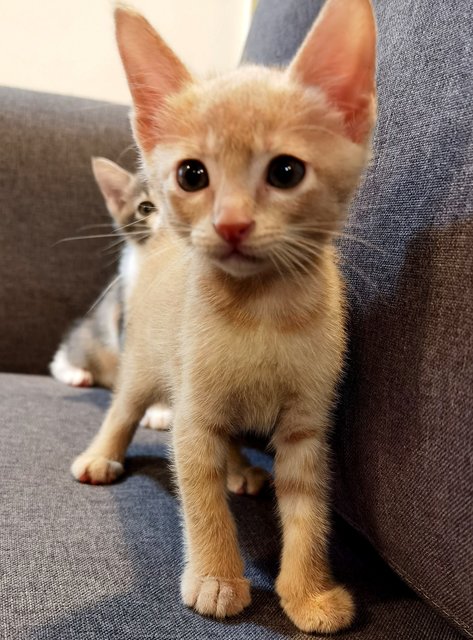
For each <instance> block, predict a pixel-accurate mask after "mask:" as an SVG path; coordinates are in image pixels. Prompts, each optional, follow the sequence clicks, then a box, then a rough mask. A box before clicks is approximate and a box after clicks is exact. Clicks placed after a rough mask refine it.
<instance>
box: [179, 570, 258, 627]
mask: <svg viewBox="0 0 473 640" xmlns="http://www.w3.org/2000/svg"><path fill="white" fill-rule="evenodd" d="M181 595H182V600H183V602H184V604H185V605H186V606H188V607H192V608H193V609H195V610H196V611H197V612H198V613H201V614H202V615H205V616H213V617H215V618H225V617H227V616H235V615H236V614H237V613H240V611H242V610H243V609H244V608H245V607H247V606H248V605H249V604H250V602H251V597H250V583H249V582H248V580H245V578H234V579H231V578H214V577H209V576H205V577H203V576H196V575H195V574H194V573H193V572H192V571H190V570H189V569H186V571H185V572H184V575H183V576H182V582H181Z"/></svg>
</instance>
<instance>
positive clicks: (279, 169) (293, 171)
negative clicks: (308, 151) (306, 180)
mask: <svg viewBox="0 0 473 640" xmlns="http://www.w3.org/2000/svg"><path fill="white" fill-rule="evenodd" d="M304 176H305V164H304V163H303V162H302V160H298V159H297V158H294V156H276V157H275V158H273V159H272V160H271V162H270V163H269V167H268V174H267V176H266V182H267V183H268V184H270V185H271V186H272V187H276V188H277V189H292V187H295V186H296V185H298V184H299V182H301V180H302V178H303V177H304Z"/></svg>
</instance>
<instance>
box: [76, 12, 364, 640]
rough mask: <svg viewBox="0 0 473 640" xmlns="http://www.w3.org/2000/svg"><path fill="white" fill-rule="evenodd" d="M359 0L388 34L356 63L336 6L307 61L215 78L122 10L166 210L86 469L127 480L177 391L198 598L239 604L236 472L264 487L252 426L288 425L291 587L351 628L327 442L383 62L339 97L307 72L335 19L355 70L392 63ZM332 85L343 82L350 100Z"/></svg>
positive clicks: (205, 607)
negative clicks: (236, 231) (332, 540)
mask: <svg viewBox="0 0 473 640" xmlns="http://www.w3.org/2000/svg"><path fill="white" fill-rule="evenodd" d="M350 6H351V13H350V20H355V22H356V24H357V25H358V26H359V28H360V29H362V30H363V29H365V30H366V31H367V35H368V36H369V37H367V38H363V37H362V36H363V34H362V33H361V34H358V35H359V36H360V37H359V38H358V39H357V43H358V44H357V45H356V46H358V47H360V48H361V49H363V48H366V51H365V50H363V51H362V53H363V55H360V56H358V57H357V56H355V57H354V58H353V43H352V42H350V46H349V47H346V48H347V51H348V52H349V55H350V56H351V57H350V58H349V60H348V58H347V60H344V56H343V52H344V48H343V47H344V39H346V36H345V35H344V29H345V28H346V27H347V25H346V24H345V23H344V20H345V19H344V17H343V16H344V13H343V8H344V4H343V2H340V0H329V2H328V3H327V6H326V9H325V11H324V12H323V15H322V17H321V19H320V20H319V22H317V23H316V25H315V26H314V28H313V30H312V32H311V34H309V36H308V39H307V40H306V43H305V44H304V46H303V47H302V49H301V50H300V51H299V53H298V55H297V57H296V65H295V66H294V67H290V68H289V70H288V71H286V72H282V71H277V70H268V69H263V68H252V67H250V68H242V69H239V70H237V71H235V72H233V73H230V74H228V75H226V76H225V77H223V78H217V79H211V80H208V81H206V82H201V83H197V82H194V81H192V80H190V76H189V74H188V72H187V71H186V70H185V69H184V68H183V66H182V64H181V63H180V62H179V61H178V60H177V59H176V57H175V56H174V54H173V53H172V52H171V51H170V49H169V48H168V47H167V46H166V45H165V44H164V43H163V42H162V40H160V38H159V37H158V36H157V35H156V34H155V33H154V32H153V30H152V29H151V27H150V25H148V23H146V21H145V20H144V19H143V18H142V17H141V16H139V15H138V14H135V13H133V12H128V11H125V10H119V11H118V12H117V33H118V42H119V46H120V51H121V55H122V58H123V62H124V65H125V68H126V71H127V75H128V80H129V83H130V88H131V90H132V93H133V96H134V103H135V104H134V106H135V121H134V125H135V132H136V136H137V140H138V142H139V144H140V145H141V148H142V151H143V160H144V166H145V168H146V171H147V172H148V175H149V178H150V181H151V183H152V184H153V186H154V187H155V188H156V190H157V191H158V192H159V197H160V201H162V203H163V220H164V224H163V227H162V228H161V229H160V230H159V231H158V232H157V233H156V235H155V236H154V237H153V239H152V240H151V241H150V242H149V244H148V245H147V253H146V256H145V257H144V260H143V265H142V268H141V270H140V273H139V276H138V278H137V282H136V286H135V287H134V289H133V292H132V296H131V299H130V313H129V317H128V323H129V324H128V329H127V342H126V347H125V352H124V355H123V360H122V363H121V367H120V374H119V382H118V388H117V392H116V394H115V397H114V401H113V403H112V406H111V408H110V411H109V413H108V414H107V417H106V419H105V421H104V424H103V425H102V427H101V429H100V431H99V433H98V434H97V436H96V437H95V439H94V440H93V442H92V443H91V445H90V446H89V448H88V449H87V451H86V452H84V453H83V454H82V455H81V456H79V458H77V459H76V461H75V462H74V464H73V467H72V472H73V474H74V476H75V477H76V478H77V479H79V480H80V481H82V482H91V483H104V482H111V481H113V480H114V479H115V478H116V477H117V476H118V475H119V474H120V473H122V471H123V462H124V458H125V453H126V449H127V446H128V444H129V442H130V440H131V438H132V436H133V432H134V429H135V427H136V424H137V422H138V420H139V418H140V416H141V415H142V412H143V410H144V409H145V408H146V406H148V405H149V404H150V403H154V402H165V403H169V404H170V405H171V406H172V408H173V415H174V419H173V449H174V458H175V468H176V476H177V481H178V485H179V489H180V495H181V500H182V507H183V516H184V528H185V547H186V549H185V557H186V569H185V572H184V575H183V579H182V584H181V592H182V598H183V601H184V603H185V604H186V605H188V606H191V607H194V608H195V609H196V610H197V611H198V612H200V613H203V614H207V615H214V616H216V617H224V616H227V615H234V614H236V613H238V612H239V611H241V610H242V609H243V608H244V607H245V606H246V605H247V604H248V603H249V601H250V594H249V585H248V582H247V581H246V580H245V579H244V577H243V563H242V559H241V557H240V554H239V550H238V545H237V535H236V529H235V524H234V522H233V519H232V517H231V514H230V511H229V508H228V505H227V501H226V487H225V484H226V477H227V471H229V472H230V473H229V479H228V480H227V482H228V483H229V484H231V482H232V476H233V480H235V476H236V477H237V479H236V480H235V484H234V485H233V486H234V487H236V488H237V489H241V488H243V490H244V491H247V492H249V493H250V492H251V488H252V478H251V477H249V476H251V474H249V476H248V474H246V475H245V461H244V459H242V458H241V457H240V454H239V453H238V451H237V450H236V449H235V445H234V438H235V437H236V436H238V434H239V433H242V432H244V431H246V430H250V429H251V430H253V431H254V430H257V431H258V432H259V433H261V434H264V435H267V436H270V437H271V442H272V446H273V447H274V450H275V487H276V493H277V497H278V503H279V510H280V515H281V523H282V529H283V553H282V559H281V571H280V575H279V577H278V579H277V584H276V588H277V592H278V594H279V596H280V598H281V605H282V606H283V608H284V610H285V611H286V613H287V614H288V616H289V617H290V618H291V619H292V620H293V621H294V623H295V624H296V625H297V626H298V627H299V628H300V629H302V630H304V631H320V632H332V631H337V630H338V629H341V628H343V627H346V626H348V625H349V624H350V623H351V621H352V619H353V615H354V605H353V600H352V598H351V596H350V594H349V593H348V592H347V591H346V590H345V589H344V588H343V587H341V586H337V585H336V584H335V582H334V580H333V578H332V576H331V572H330V567H329V564H328V557H327V541H328V535H329V530H330V526H329V516H328V513H329V507H328V483H329V472H328V463H327V444H326V441H327V433H328V429H329V427H330V422H331V416H330V414H331V409H332V405H333V402H334V398H335V390H336V384H337V382H338V380H339V377H340V372H341V370H342V367H343V359H344V352H345V343H346V338H345V329H344V324H345V322H344V320H345V319H344V289H343V283H342V279H341V277H340V274H339V270H338V266H337V256H336V252H335V250H334V248H333V245H332V240H333V237H335V236H336V235H337V232H338V230H339V229H340V226H341V224H342V223H343V220H344V218H345V215H346V210H347V207H348V204H349V201H350V198H351V195H352V193H353V191H354V189H355V187H356V185H357V183H358V181H359V178H360V175H361V172H362V170H363V167H364V166H365V164H366V162H367V159H368V156H369V132H370V131H371V128H372V125H373V121H374V109H373V108H372V105H373V104H374V78H373V77H372V75H373V74H372V73H371V72H370V73H371V76H370V75H369V73H368V76H367V78H365V79H364V81H363V83H362V85H361V86H360V85H359V83H358V79H359V77H360V73H361V72H362V71H363V73H364V71H365V69H364V68H363V70H358V71H360V73H356V71H357V69H355V73H351V74H347V80H346V81H345V84H343V82H344V81H343V74H342V76H341V77H342V80H340V78H338V79H337V78H336V80H337V81H338V85H337V92H335V93H334V94H331V92H330V86H328V84H327V83H329V84H330V83H333V80H334V79H333V78H327V77H325V76H324V75H323V74H322V75H321V76H320V77H318V78H316V79H314V77H313V75H310V74H309V75H310V82H307V81H306V80H305V79H304V72H305V70H307V69H308V68H309V66H310V64H311V60H310V55H309V53H310V51H311V48H312V43H313V39H314V38H318V37H322V36H324V34H325V35H327V34H326V33H325V32H326V31H327V29H329V31H330V34H329V35H330V37H325V38H323V40H324V42H327V47H328V48H329V49H330V47H332V46H334V47H335V48H336V50H337V51H336V52H337V56H336V60H337V61H338V62H337V64H340V65H341V66H342V69H341V70H343V64H346V65H348V64H351V65H352V66H353V59H355V60H362V61H366V60H367V59H369V60H370V61H371V63H372V64H370V65H368V66H369V69H371V70H373V69H374V49H372V43H373V37H372V36H373V29H374V25H373V21H372V18H371V19H367V17H368V18H369V16H370V15H371V16H372V14H371V8H370V4H369V2H368V0H352V2H351V5H350ZM327 25H328V26H327ZM348 33H350V30H348ZM365 43H368V44H365ZM355 48H356V47H355ZM333 53H334V52H333V51H331V50H328V51H327V56H329V57H330V56H331V59H332V60H333V59H334V57H333ZM358 53H359V52H358ZM156 61H157V62H156ZM322 62H323V61H322ZM321 68H323V64H322V63H321ZM163 70H164V72H165V76H164V79H165V81H164V82H163V83H162V84H160V82H159V79H160V74H161V75H162V74H163ZM145 80H146V83H148V84H145V83H144V81H145ZM146 86H150V88H152V90H153V91H152V92H151V93H150V94H147V93H146ZM160 91H161V92H164V95H161V94H160ZM360 91H361V92H364V93H363V95H359V94H360ZM332 95H336V96H340V95H343V100H344V102H343V104H342V103H340V105H338V107H337V104H336V103H335V104H334V103H333V100H332V98H331V96H332ZM347 101H348V102H347ZM350 101H352V102H350ZM348 103H350V104H351V103H353V105H355V107H354V108H353V109H352V108H351V107H350V109H347V106H346V105H347V104H348ZM352 116H353V117H352ZM280 154H290V155H292V156H296V157H297V158H300V159H302V160H303V161H304V164H305V168H306V175H305V177H304V179H303V180H302V181H301V182H300V183H299V184H298V185H297V186H295V187H294V188H292V189H289V190H281V189H277V188H274V187H271V186H268V183H267V181H266V168H267V166H268V163H269V161H270V160H271V159H272V158H274V157H275V156H278V155H280ZM188 158H197V159H199V160H200V161H202V162H203V163H204V165H205V167H206V168H207V171H208V175H209V186H208V187H207V188H205V189H203V190H200V191H197V192H191V193H189V192H187V191H183V190H182V189H181V188H180V187H179V184H178V182H177V179H176V169H177V167H178V166H179V162H180V161H182V160H183V159H188ZM224 209H226V210H231V212H233V213H232V215H233V214H235V215H237V214H238V212H240V213H241V212H244V213H245V215H246V216H251V219H252V220H253V221H254V226H253V228H252V231H251V233H250V234H249V235H248V237H247V238H246V239H245V241H244V242H243V243H242V245H241V252H243V254H240V255H238V254H236V255H233V256H232V257H231V258H230V259H228V258H227V253H228V246H227V245H226V243H225V241H224V240H223V239H222V238H221V237H220V236H219V235H218V234H217V233H216V232H215V229H214V225H213V223H214V222H215V215H217V214H219V212H221V211H223V210H224ZM238 476H240V485H239V484H238ZM242 477H243V482H242V481H241V478H242Z"/></svg>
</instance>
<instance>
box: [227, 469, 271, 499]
mask: <svg viewBox="0 0 473 640" xmlns="http://www.w3.org/2000/svg"><path fill="white" fill-rule="evenodd" d="M270 478H271V474H269V473H268V472H267V471H265V470H264V469H260V468H259V467H247V468H246V469H240V470H239V471H238V472H234V473H229V474H228V475H227V489H228V490H229V491H230V492H231V493H236V494H237V495H239V496H242V495H248V496H256V495H258V493H259V492H260V491H261V489H262V488H263V487H264V485H265V484H266V483H267V482H268V481H269V479H270Z"/></svg>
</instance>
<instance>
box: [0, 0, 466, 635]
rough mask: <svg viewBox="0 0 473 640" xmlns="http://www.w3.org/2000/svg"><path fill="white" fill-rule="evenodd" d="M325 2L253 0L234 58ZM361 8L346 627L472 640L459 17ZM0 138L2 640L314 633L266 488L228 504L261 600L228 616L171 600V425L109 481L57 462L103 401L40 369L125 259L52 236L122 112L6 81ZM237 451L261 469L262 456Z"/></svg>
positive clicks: (119, 154)
mask: <svg viewBox="0 0 473 640" xmlns="http://www.w3.org/2000/svg"><path fill="white" fill-rule="evenodd" d="M320 4H321V2H319V0H260V3H259V5H258V8H257V11H256V14H255V17H254V21H253V25H252V29H251V32H250V35H249V38H248V42H247V45H246V49H245V53H244V57H245V59H247V60H250V61H255V62H258V63H269V64H284V63H285V62H287V61H288V60H289V58H290V57H291V55H292V54H293V52H294V51H295V49H296V48H297V46H298V43H300V41H301V39H302V38H303V36H304V34H305V32H306V31H307V29H308V28H309V26H310V24H311V22H312V20H313V18H314V16H315V15H316V13H317V11H318V10H319V8H320ZM374 5H375V9H376V13H377V18H378V25H379V64H378V82H379V124H378V127H377V131H376V135H375V143H374V158H373V162H372V166H371V167H370V170H369V171H368V172H367V175H366V178H365V180H364V183H363V185H362V187H361V188H360V191H359V193H358V195H357V197H356V199H355V202H354V203H353V207H352V211H351V215H350V220H349V224H348V228H347V237H346V238H345V239H343V240H342V241H341V242H340V250H341V253H342V258H343V264H344V270H345V275H346V279H347V287H348V294H349V300H350V321H349V329H350V337H351V345H350V354H349V359H348V362H347V373H346V377H345V380H344V384H343V386H342V388H341V391H340V403H339V407H338V410H337V416H336V426H335V429H334V433H333V440H332V444H333V470H334V516H333V521H334V534H333V543H332V559H333V566H334V571H335V573H336V575H337V577H338V578H339V579H340V580H341V581H343V582H345V583H346V584H347V585H348V586H349V587H350V588H351V589H352V591H353V592H354V593H355V596H356V600H357V603H358V615H357V619H356V622H355V624H354V626H353V627H352V628H351V629H350V630H348V631H346V632H344V633H341V634H339V636H340V637H341V638H345V639H346V640H355V639H361V640H365V639H366V640H384V639H389V640H391V639H392V640H418V639H419V640H420V639H425V640H457V639H459V638H462V637H473V469H472V467H473V251H472V246H473V203H472V201H473V198H472V186H471V182H472V154H471V151H472V149H471V146H472V144H471V142H472V136H471V131H472V129H471V124H472V104H473V100H472V97H473V96H472V80H471V56H470V55H469V47H470V46H471V41H472V38H473V34H472V17H471V10H470V9H471V8H470V2H469V0H457V1H456V2H455V3H443V2H440V0H434V1H433V2H432V0H398V1H397V2H386V1H383V0H375V2H374ZM0 136H1V141H2V149H1V153H0V212H1V213H0V215H1V219H2V220H1V221H2V224H1V225H0V247H1V249H0V330H1V331H0V370H1V371H2V372H3V373H2V374H0V403H1V404H0V406H1V412H0V438H1V440H0V470H1V474H2V478H1V481H0V638H3V639H5V640H17V639H18V640H19V639H21V640H23V639H31V640H32V639H35V640H39V639H47V640H49V639H51V640H53V639H54V640H66V639H68V638H80V639H86V640H89V639H90V640H92V639H97V640H99V639H108V638H117V639H120V640H145V639H149V640H155V639H156V640H174V639H175V640H181V639H189V640H191V639H192V640H193V639H196V638H197V639H213V638H215V639H216V638H222V639H223V638H224V639H225V640H227V639H229V640H231V639H233V638H235V639H237V638H238V639H239V640H242V639H249V640H250V639H251V640H273V639H274V640H276V639H281V638H292V639H299V638H303V637H306V636H305V635H304V634H302V633H300V632H298V631H297V630H296V629H295V628H294V627H293V626H292V625H291V623H290V622H289V621H288V620H287V619H286V618H285V617H284V615H283V613H282V611H281V609H280V607H279V605H278V602H277V598H276V596H275V594H274V591H273V582H274V578H275V575H276V573H277V564H278V554H279V547H280V541H279V529H278V523H277V519H276V517H275V515H274V513H275V509H274V496H273V494H272V492H271V490H270V489H268V491H267V492H266V493H265V494H264V495H262V496H261V497H259V498H257V499H249V498H245V497H236V496H235V497H232V498H231V506H232V509H233V511H234V513H235V516H236V519H237V522H238V526H239V532H240V538H241V545H242V549H243V553H244V557H245V560H246V572H247V575H248V577H249V578H250V579H251V581H252V584H253V601H252V604H251V606H250V607H249V608H248V609H247V610H246V611H245V612H244V613H242V614H241V615H240V616H238V617H236V618H235V619H229V620H228V621H224V622H217V621H214V620H210V619H206V618H202V617H200V616H198V615H197V614H195V613H194V612H192V611H189V610H187V609H185V608H184V607H183V606H182V605H181V602H180V598H179V574H180V571H181V569H182V543H181V534H180V522H179V507H178V501H177V498H176V491H175V488H174V485H173V481H172V475H171V472H170V470H169V464H168V459H169V453H168V451H167V436H166V435H159V434H157V433H155V432H151V431H147V430H144V429H140V430H138V432H137V436H136V438H135V440H134V442H133V444H132V446H131V448H130V450H129V455H128V458H127V461H126V471H127V473H126V475H125V477H124V479H123V480H122V481H121V482H119V483H117V484H116V485H112V486H107V487H92V486H83V485H79V484H78V483H75V482H74V481H73V480H72V478H71V476H70V475H69V464H70V461H71V459H72V458H73V457H74V456H75V455H76V454H77V453H78V452H80V451H81V450H82V449H83V448H84V446H85V445H86V444H87V442H88V441H89V440H90V438H91V436H92V435H93V434H94V432H95V431H96V429H97V427H98V425H99V424H100V422H101V419H102V417H103V413H104V411H105V409H106V407H107V405H108V403H109V395H108V393H107V392H106V391H103V390H100V389H88V390H80V389H79V390H78V389H71V388H66V387H64V386H62V385H61V384H60V383H58V382H56V381H54V380H52V379H51V378H49V377H48V376H47V363H48V361H49V360H50V358H51V356H52V354H53V352H54V350H55V348H56V346H57V344H58V341H59V339H60V337H61V334H62V332H63V331H64V329H65V328H66V327H67V326H68V324H69V323H70V321H71V320H72V319H74V318H76V317H78V316H80V315H82V314H83V313H84V312H85V311H86V310H87V308H88V307H89V306H90V304H91V303H92V301H93V300H94V298H95V296H96V295H97V294H98V293H99V291H100V289H101V288H102V287H103V285H104V284H105V283H106V282H107V280H108V279H109V278H110V276H111V274H112V273H113V270H114V268H115V267H114V264H113V261H114V260H115V259H116V255H114V254H110V253H109V249H107V247H108V246H109V244H110V242H111V241H110V239H107V238H98V239H90V240H77V241H64V242H59V241H61V240H62V239H64V238H67V237H70V236H80V235H87V234H94V233H95V231H94V229H92V228H90V227H89V228H88V229H82V227H86V226H87V227H88V226H89V225H95V224H103V223H106V222H108V217H107V214H106V213H105V211H104V207H103V204H102V202H101V197H100V195H99V193H98V190H97V188H96V187H95V185H94V182H93V178H92V174H91V171H90V156H91V155H105V156H107V157H109V158H111V159H112V160H115V161H117V162H120V163H122V164H124V165H125V166H129V167H132V166H133V162H134V152H133V146H132V145H131V139H130V133H129V126H128V122H127V114H126V109H125V108H122V107H119V106H113V105H109V104H104V103H99V102H94V101H88V100H79V99H74V98H68V97H60V96H52V95H46V94H37V93H32V92H27V91H21V90H14V89H1V90H0ZM130 145H131V146H130ZM97 229H99V230H100V229H101V227H97ZM99 233H100V231H99ZM250 455H251V457H252V458H253V459H254V460H255V462H257V463H258V464H260V465H263V466H266V467H267V468H268V469H270V468H271V458H270V456H269V455H268V454H266V453H265V452H264V451H261V450H259V449H257V448H256V449H254V448H251V449H250ZM307 637H309V636H307ZM312 637H313V636H312Z"/></svg>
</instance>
